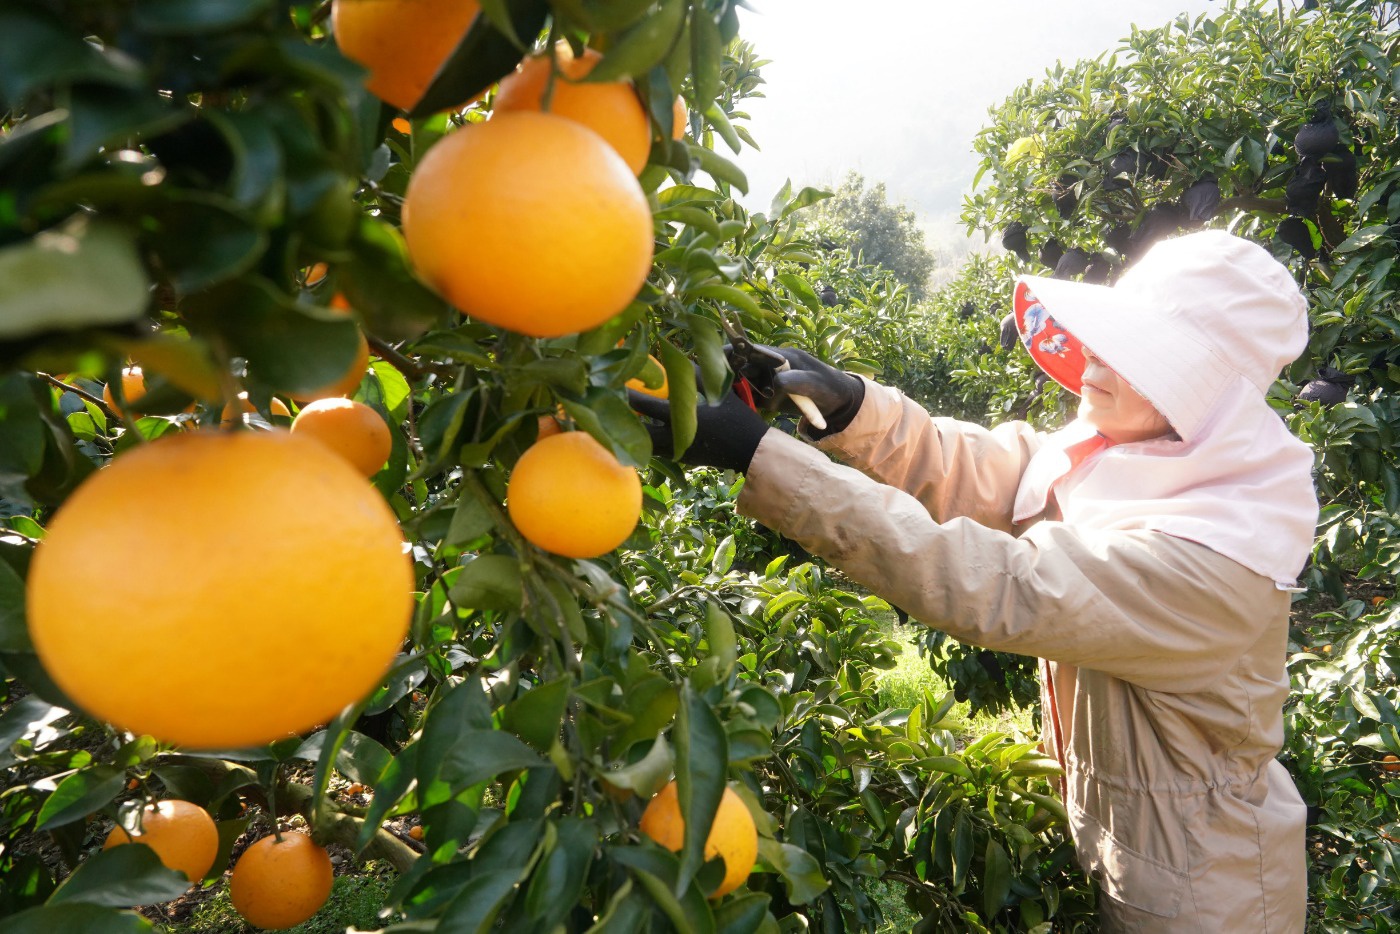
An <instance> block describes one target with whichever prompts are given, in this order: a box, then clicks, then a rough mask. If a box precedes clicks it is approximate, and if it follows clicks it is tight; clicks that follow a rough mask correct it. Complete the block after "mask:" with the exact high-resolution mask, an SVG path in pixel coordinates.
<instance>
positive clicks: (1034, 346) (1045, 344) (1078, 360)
mask: <svg viewBox="0 0 1400 934" xmlns="http://www.w3.org/2000/svg"><path fill="white" fill-rule="evenodd" d="M1013 305H1014V311H1015V314H1016V327H1017V329H1018V330H1019V331H1020V332H1021V343H1022V344H1024V345H1025V348H1026V350H1027V352H1029V353H1030V355H1031V359H1033V360H1034V361H1035V363H1036V366H1038V367H1040V368H1041V369H1042V370H1044V371H1045V373H1046V375H1047V376H1049V377H1050V378H1051V379H1053V380H1054V381H1055V382H1057V383H1059V384H1060V385H1061V386H1063V387H1065V388H1066V389H1068V390H1069V391H1070V392H1072V393H1074V394H1075V395H1079V394H1080V392H1081V390H1082V388H1083V381H1084V353H1083V345H1082V344H1080V343H1079V341H1077V340H1075V338H1074V335H1073V334H1070V333H1069V332H1068V331H1066V330H1065V329H1064V328H1063V327H1061V326H1060V323H1059V322H1058V321H1056V320H1055V319H1054V318H1053V317H1052V316H1051V315H1050V313H1049V312H1048V311H1047V310H1046V308H1045V306H1044V305H1042V304H1041V303H1040V301H1039V300H1037V299H1036V297H1035V295H1034V294H1033V293H1032V292H1031V290H1030V289H1029V288H1028V287H1027V286H1026V284H1025V283H1017V285H1016V297H1015V302H1014V303H1013Z"/></svg>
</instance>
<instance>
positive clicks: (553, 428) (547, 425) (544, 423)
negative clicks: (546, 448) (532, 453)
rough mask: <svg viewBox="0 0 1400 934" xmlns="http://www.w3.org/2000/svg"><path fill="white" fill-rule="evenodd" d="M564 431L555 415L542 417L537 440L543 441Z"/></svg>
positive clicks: (536, 435) (536, 436)
mask: <svg viewBox="0 0 1400 934" xmlns="http://www.w3.org/2000/svg"><path fill="white" fill-rule="evenodd" d="M563 430H564V429H563V427H562V426H561V425H560V424H559V420H558V419H557V418H555V417H554V416H553V415H541V416H540V423H539V428H538V430H537V431H536V433H535V440H536V441H542V440H544V439H545V438H548V437H549V436H550V435H557V434H559V433H560V432H561V431H563Z"/></svg>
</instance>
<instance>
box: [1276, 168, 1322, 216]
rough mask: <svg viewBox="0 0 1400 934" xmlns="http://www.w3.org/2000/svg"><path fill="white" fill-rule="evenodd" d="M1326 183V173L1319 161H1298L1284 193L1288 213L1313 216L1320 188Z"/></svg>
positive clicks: (1320, 192) (1315, 211)
mask: <svg viewBox="0 0 1400 934" xmlns="http://www.w3.org/2000/svg"><path fill="white" fill-rule="evenodd" d="M1326 183H1327V171H1326V170H1325V169H1324V168H1323V167H1322V162H1321V160H1319V159H1312V158H1308V159H1300V160H1299V161H1298V167H1297V168H1296V169H1294V170H1293V177H1292V178H1290V179H1289V180H1288V187H1287V188H1286V189H1285V191H1284V198H1285V203H1286V205H1287V209H1288V213H1289V214H1298V215H1301V216H1303V217H1313V216H1315V215H1316V214H1317V202H1318V198H1319V197H1320V196H1321V194H1322V186H1323V185H1325V184H1326Z"/></svg>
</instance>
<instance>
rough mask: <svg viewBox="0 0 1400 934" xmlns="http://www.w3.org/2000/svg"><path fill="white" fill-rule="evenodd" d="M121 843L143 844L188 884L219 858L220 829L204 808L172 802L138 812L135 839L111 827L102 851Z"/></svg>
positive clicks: (119, 827)
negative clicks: (180, 874)
mask: <svg viewBox="0 0 1400 934" xmlns="http://www.w3.org/2000/svg"><path fill="white" fill-rule="evenodd" d="M124 843H144V844H146V846H148V847H150V848H151V849H153V850H155V851H156V855H157V856H159V857H160V861H161V862H162V863H164V864H165V868H167V869H174V870H175V871H176V872H183V873H184V874H185V875H186V876H188V877H189V880H190V881H191V882H198V881H199V880H200V879H203V878H204V876H205V874H206V873H208V872H209V868H210V867H211V866H213V865H214V858H215V857H216V856H218V855H219V828H218V827H216V826H214V818H212V817H210V816H209V812H208V811H206V810H204V808H202V807H200V806H199V805H197V804H191V803H190V802H188V801H180V800H177V799H174V798H171V799H167V800H165V801H157V802H156V803H154V804H148V805H146V806H145V807H144V808H142V809H141V829H140V832H138V833H137V834H136V836H135V837H132V836H131V835H130V834H128V833H127V832H126V831H125V830H123V829H122V828H121V826H120V825H119V826H116V827H113V828H112V832H111V833H109V834H107V839H106V841H105V842H104V843H103V844H102V849H104V850H109V849H111V848H112V847H114V846H121V845H122V844H124Z"/></svg>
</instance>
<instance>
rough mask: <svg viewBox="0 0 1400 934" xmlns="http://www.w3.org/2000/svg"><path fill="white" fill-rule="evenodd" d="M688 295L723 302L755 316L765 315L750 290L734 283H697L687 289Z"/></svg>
mask: <svg viewBox="0 0 1400 934" xmlns="http://www.w3.org/2000/svg"><path fill="white" fill-rule="evenodd" d="M686 295H687V296H688V297H693V298H708V299H710V300H712V301H716V302H723V303H724V304H726V305H731V306H733V307H734V308H737V309H739V310H740V311H742V312H744V313H745V314H748V315H752V316H753V317H755V318H762V317H763V311H762V310H761V309H760V308H759V307H758V302H756V301H754V300H753V297H752V296H750V295H749V293H748V292H745V291H744V290H743V289H738V288H735V287H734V286H732V285H718V284H715V285H697V286H695V287H694V288H690V289H686Z"/></svg>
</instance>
